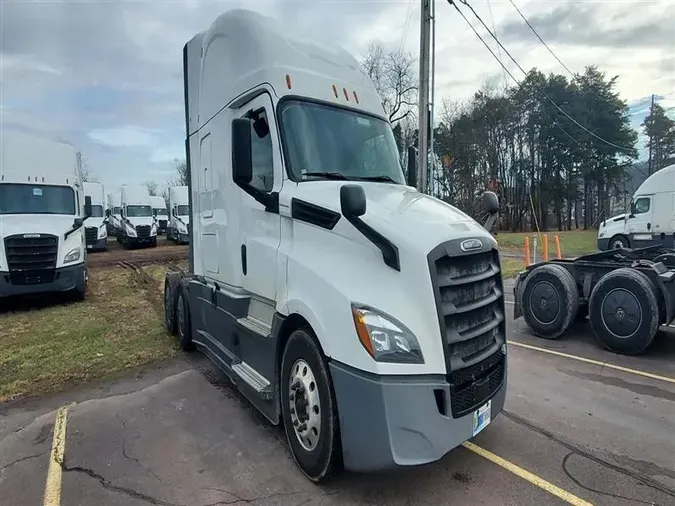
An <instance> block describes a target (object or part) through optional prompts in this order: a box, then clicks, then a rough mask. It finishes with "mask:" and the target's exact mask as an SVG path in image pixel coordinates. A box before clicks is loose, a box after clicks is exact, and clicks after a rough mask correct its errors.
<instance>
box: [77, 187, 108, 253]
mask: <svg viewBox="0 0 675 506" xmlns="http://www.w3.org/2000/svg"><path fill="white" fill-rule="evenodd" d="M83 187H84V194H85V196H87V197H89V198H90V199H91V216H90V217H89V219H88V220H87V226H86V227H85V229H84V234H85V239H86V242H87V250H89V251H106V250H107V249H108V228H107V224H108V218H107V217H106V216H105V211H104V207H105V205H106V203H105V190H104V188H103V185H102V184H101V183H95V182H90V181H85V182H84V183H83Z"/></svg>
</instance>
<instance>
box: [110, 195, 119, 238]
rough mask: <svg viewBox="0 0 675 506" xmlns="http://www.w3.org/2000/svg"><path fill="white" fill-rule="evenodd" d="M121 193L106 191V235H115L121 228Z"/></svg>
mask: <svg viewBox="0 0 675 506" xmlns="http://www.w3.org/2000/svg"><path fill="white" fill-rule="evenodd" d="M121 202H122V193H121V192H119V191H115V192H112V193H108V209H107V210H106V216H107V217H108V235H113V236H115V237H117V233H118V232H119V231H120V230H121V228H122V204H121Z"/></svg>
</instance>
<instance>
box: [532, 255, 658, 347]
mask: <svg viewBox="0 0 675 506" xmlns="http://www.w3.org/2000/svg"><path fill="white" fill-rule="evenodd" d="M519 297H520V300H521V301H522V305H523V317H524V319H525V322H526V323H527V325H528V327H530V329H531V330H532V331H533V333H534V334H535V335H537V336H539V337H542V338H545V339H557V338H559V337H560V336H561V335H562V334H563V333H564V332H565V331H566V330H567V329H568V328H569V327H570V326H571V324H572V323H573V322H574V321H575V320H577V319H580V318H585V316H586V314H588V316H589V320H590V325H591V330H592V331H593V334H594V336H595V338H596V339H597V340H598V342H599V343H600V344H601V345H602V346H604V347H605V348H607V349H609V350H611V351H614V352H616V353H622V354H627V355H636V354H638V353H641V352H642V351H644V349H645V348H647V346H649V344H650V343H651V342H652V340H653V339H654V336H655V335H656V332H657V330H658V327H659V322H660V313H659V305H658V292H657V288H656V287H655V286H654V284H653V283H652V282H651V280H650V279H649V277H647V275H646V274H644V273H642V272H640V271H639V270H637V269H631V268H620V269H616V270H613V271H611V272H609V273H607V274H605V275H604V276H603V277H602V278H601V279H600V281H598V283H597V284H596V285H595V287H594V288H593V291H592V292H591V296H590V298H589V300H588V302H587V303H584V304H581V305H580V303H579V291H578V288H577V283H576V281H575V280H574V278H573V276H572V274H571V273H570V272H569V271H568V270H567V269H565V268H564V267H562V266H560V265H557V264H544V265H542V266H540V267H537V268H535V269H534V270H533V271H532V272H531V273H530V274H529V276H528V277H527V278H525V281H524V282H523V285H522V286H521V288H520V294H519Z"/></svg>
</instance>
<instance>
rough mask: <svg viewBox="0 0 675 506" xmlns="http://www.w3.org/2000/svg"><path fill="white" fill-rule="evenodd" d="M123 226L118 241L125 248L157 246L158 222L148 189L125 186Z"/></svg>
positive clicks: (122, 193)
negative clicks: (153, 212) (153, 211)
mask: <svg viewBox="0 0 675 506" xmlns="http://www.w3.org/2000/svg"><path fill="white" fill-rule="evenodd" d="M120 203H121V206H120V207H121V224H120V230H119V233H118V235H117V239H118V240H119V241H120V242H121V243H122V245H123V246H124V247H127V248H130V247H136V246H151V247H155V246H157V220H156V218H155V217H154V216H153V214H152V201H151V200H150V194H149V193H148V189H147V188H146V187H145V186H142V185H135V186H134V185H123V186H122V191H121V202H120Z"/></svg>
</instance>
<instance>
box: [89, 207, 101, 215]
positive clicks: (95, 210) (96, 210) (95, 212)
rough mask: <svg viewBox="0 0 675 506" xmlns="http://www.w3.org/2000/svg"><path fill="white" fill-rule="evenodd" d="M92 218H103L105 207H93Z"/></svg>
mask: <svg viewBox="0 0 675 506" xmlns="http://www.w3.org/2000/svg"><path fill="white" fill-rule="evenodd" d="M91 217H92V218H103V206H91Z"/></svg>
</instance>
